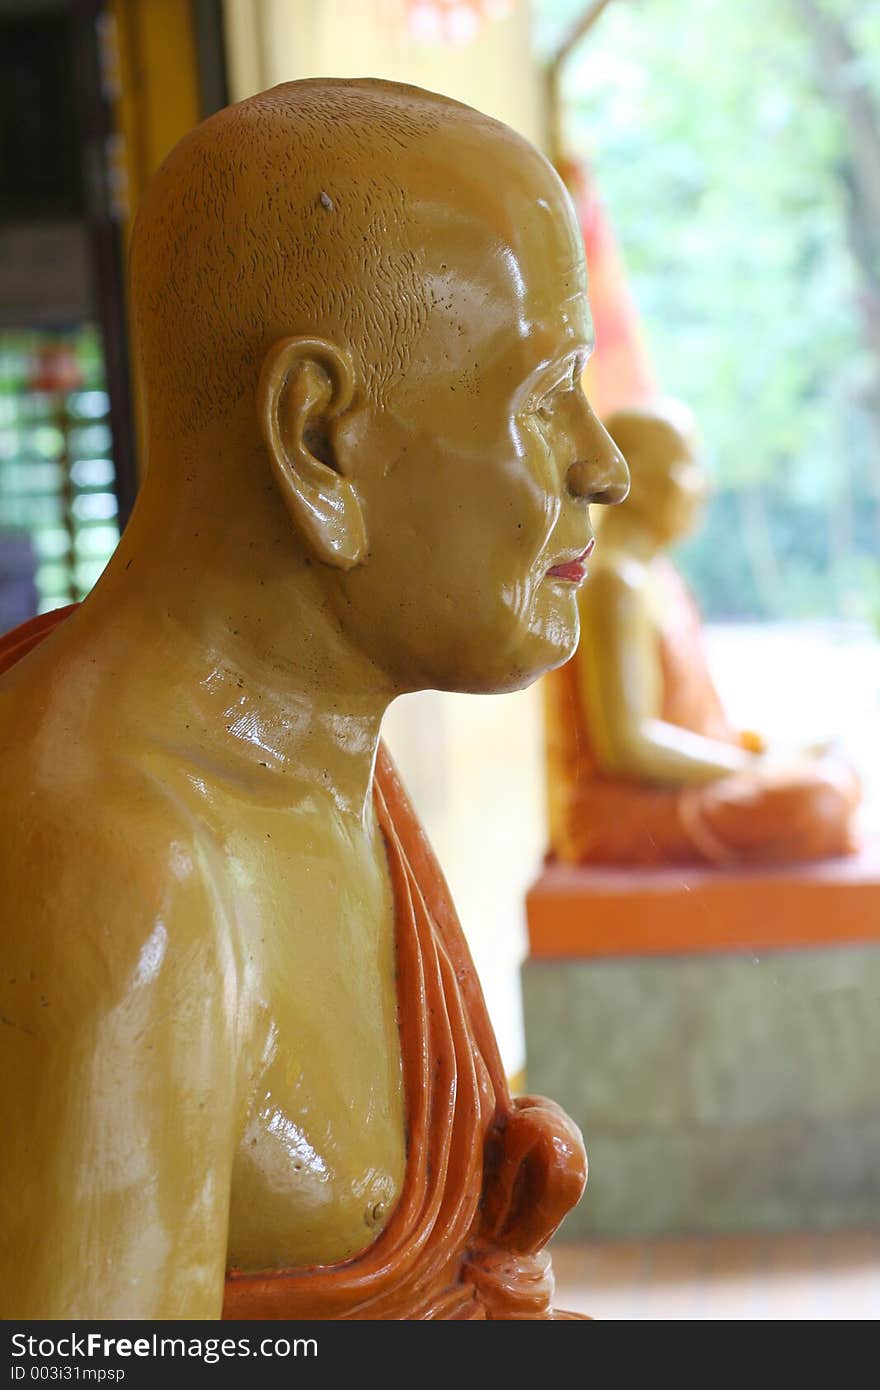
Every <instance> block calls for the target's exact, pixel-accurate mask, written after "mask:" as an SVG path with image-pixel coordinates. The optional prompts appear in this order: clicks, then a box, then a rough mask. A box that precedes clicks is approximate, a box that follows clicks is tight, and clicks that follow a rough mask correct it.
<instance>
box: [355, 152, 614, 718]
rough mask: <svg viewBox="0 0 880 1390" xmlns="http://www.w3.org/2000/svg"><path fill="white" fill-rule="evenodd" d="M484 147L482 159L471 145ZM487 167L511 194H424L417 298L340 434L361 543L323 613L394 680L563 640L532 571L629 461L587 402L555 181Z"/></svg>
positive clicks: (568, 230)
mask: <svg viewBox="0 0 880 1390" xmlns="http://www.w3.org/2000/svg"><path fill="white" fill-rule="evenodd" d="M484 158H485V156H484ZM522 160H523V156H522V147H521V146H517V150H516V164H515V165H514V167H512V168H510V169H505V168H504V167H503V163H504V161H503V159H502V158H499V168H498V180H499V187H502V188H503V187H504V180H505V178H508V179H509V180H510V193H509V197H508V198H507V199H506V200H505V199H504V198H501V199H499V198H497V197H496V198H495V199H494V202H493V203H492V205H491V206H490V207H487V206H486V202H487V200H486V194H485V191H484V188H483V189H480V188H476V187H475V189H474V191H473V193H472V195H471V196H472V198H473V199H474V202H475V203H476V206H471V207H469V206H468V205H467V195H466V194H463V195H462V202H463V203H464V206H462V207H458V206H456V208H455V210H454V211H452V210H450V209H449V208H448V207H447V206H442V207H435V209H434V212H433V214H432V212H431V208H430V204H429V202H428V199H429V197H430V195H431V193H432V192H433V194H434V198H435V201H436V188H437V185H436V178H437V176H436V170H435V171H434V188H433V190H432V189H431V188H430V187H426V188H425V189H424V198H425V204H424V207H425V209H426V210H425V213H424V216H425V220H426V222H428V223H429V225H431V227H432V230H433V231H434V232H435V236H434V237H433V239H432V240H431V241H430V242H429V245H428V260H429V264H428V267H427V269H426V274H427V275H428V276H429V279H430V284H431V288H432V297H433V300H434V309H433V310H432V312H431V314H430V315H429V319H428V323H427V327H426V329H425V330H424V331H423V332H422V333H421V334H420V336H419V338H418V340H417V342H416V346H415V352H414V355H413V361H412V364H411V367H410V369H409V371H408V373H407V376H406V379H405V380H404V382H403V383H402V384H401V385H400V386H399V387H398V388H396V389H395V391H394V393H393V396H392V398H391V399H390V400H389V401H387V402H386V404H385V406H384V407H383V408H379V407H371V406H363V407H362V408H360V409H359V410H355V411H353V412H352V413H351V414H350V417H349V419H348V421H347V422H346V423H344V424H342V425H341V426H340V428H339V430H338V432H337V443H338V444H341V445H342V447H343V449H344V450H346V452H348V453H349V454H350V456H351V457H352V458H353V459H357V460H358V463H357V469H358V476H357V487H358V492H359V495H360V498H361V501H362V505H363V510H364V518H365V523H366V533H367V538H368V556H367V559H366V561H365V563H363V564H361V565H359V566H357V567H356V568H355V569H353V570H351V571H350V572H349V573H347V574H345V575H341V576H338V577H337V578H336V579H335V580H334V584H335V585H336V589H335V593H336V602H337V612H338V615H339V618H340V621H341V622H342V624H343V626H344V628H345V629H346V631H347V632H348V634H349V636H350V637H352V638H353V639H354V640H356V641H357V642H358V643H359V644H361V645H362V646H363V647H365V648H366V649H367V650H368V651H369V652H370V654H371V655H372V656H373V657H374V659H375V660H376V661H377V663H378V664H379V665H380V666H381V667H382V668H383V669H384V670H385V671H387V672H388V673H389V675H390V676H391V677H392V679H393V680H394V681H395V682H397V683H398V684H399V686H400V688H404V689H412V688H420V687H434V688H438V689H453V690H471V691H492V690H504V689H514V688H518V687H521V686H523V685H526V684H528V683H529V682H531V681H532V680H534V679H535V678H536V677H537V676H538V675H540V674H541V673H542V672H544V671H546V670H547V669H549V668H551V667H553V666H556V665H558V664H559V663H560V662H562V661H564V660H566V659H567V658H568V657H569V656H570V655H571V654H572V652H573V651H574V648H575V646H576V643H577V638H578V613H577V603H576V590H577V583H576V582H573V581H572V579H570V578H563V577H557V576H554V575H552V574H550V573H549V571H551V570H552V569H553V568H554V567H556V566H559V565H560V564H566V563H570V562H572V561H576V560H577V558H578V557H582V556H583V555H584V552H585V551H586V550H587V548H588V547H589V545H590V542H591V539H592V531H591V528H590V520H589V508H588V502H589V501H590V500H594V501H595V500H599V501H602V500H620V499H621V497H622V496H623V495H625V490H626V481H627V474H626V467H625V464H624V463H623V461H622V459H621V457H620V455H619V454H618V453H617V451H616V449H615V448H614V446H613V444H612V443H611V441H610V439H609V438H608V436H607V434H606V433H605V431H604V430H603V429H602V427H601V425H600V424H599V423H598V421H597V420H596V418H595V417H594V416H593V414H592V412H591V411H590V409H589V406H588V405H587V402H586V400H585V398H584V396H583V393H582V391H581V388H580V376H581V372H582V370H583V366H584V362H585V359H586V356H587V354H588V351H589V348H590V343H591V325H590V319H589V310H588V305H587V295H586V275H585V268H584V262H583V252H582V244H581V239H580V234H579V231H578V228H577V226H576V223H575V221H574V216H573V213H572V211H571V208H570V205H569V202H568V199H567V197H566V196H565V195H564V193H563V190H562V187H561V185H560V184H559V182H558V180H557V179H556V177H555V175H554V174H553V173H552V171H551V170H550V169H549V167H548V166H546V165H544V163H543V161H540V160H539V157H538V156H537V155H535V156H534V169H530V170H527V171H525V173H524V170H523V168H522Z"/></svg>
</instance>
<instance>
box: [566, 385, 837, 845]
mask: <svg viewBox="0 0 880 1390" xmlns="http://www.w3.org/2000/svg"><path fill="white" fill-rule="evenodd" d="M606 424H607V428H608V430H609V432H610V433H611V435H612V437H613V439H614V440H615V442H616V444H617V445H618V447H619V448H620V449H621V450H622V452H623V454H624V456H625V457H626V460H627V462H628V464H629V466H630V470H631V475H632V489H631V492H630V495H629V497H628V499H627V501H626V503H625V504H624V505H623V506H622V507H618V508H617V509H615V511H613V512H609V513H606V514H605V516H604V517H603V525H602V527H601V531H600V534H599V545H598V550H597V555H596V560H595V563H594V564H593V566H592V572H591V575H590V579H589V582H588V583H587V584H586V585H584V587H583V589H582V590H581V593H580V598H579V604H580V611H581V630H582V631H581V640H580V645H579V647H578V651H577V655H576V656H575V658H574V659H573V660H572V661H571V662H569V663H568V664H567V665H566V666H564V667H562V668H561V669H560V670H557V671H554V673H553V674H552V675H551V676H549V677H548V679H547V680H546V681H545V682H544V686H545V710H546V728H547V753H548V795H549V807H550V841H551V855H552V856H553V857H556V858H558V859H559V860H561V861H562V862H563V863H569V864H633V865H652V864H653V865H656V864H686V863H708V864H716V865H723V864H731V865H732V864H759V863H765V864H783V863H789V862H795V861H799V860H809V859H819V858H823V857H825V856H831V855H839V854H845V853H847V852H849V851H851V850H853V849H854V848H855V843H854V837H853V828H852V818H853V812H854V810H855V808H856V805H857V803H858V800H859V785H858V781H857V778H856V776H855V774H854V773H853V771H852V770H851V769H850V768H849V767H848V766H846V765H845V764H844V763H842V762H839V761H837V760H836V759H834V758H831V757H828V756H819V755H817V754H809V753H805V754H803V755H799V756H797V757H794V758H789V759H783V758H781V757H779V756H772V755H771V754H769V753H768V752H766V750H765V749H764V747H763V744H762V741H761V739H760V738H759V737H757V736H756V735H754V734H750V733H744V732H741V731H740V730H738V729H736V728H734V727H733V725H732V724H731V723H730V721H729V720H728V718H727V716H726V714H725V712H724V709H723V707H722V704H721V701H720V700H719V698H718V694H717V692H716V690H715V686H714V684H713V682H712V677H711V675H710V674H709V670H708V666H707V662H706V655H705V650H704V647H703V638H702V629H701V623H700V615H699V613H698V611H697V608H696V605H695V603H694V600H693V598H692V597H691V594H690V593H689V591H688V589H687V588H686V586H685V584H684V582H683V580H682V579H681V577H680V576H679V574H678V573H677V572H676V570H675V569H674V567H673V566H672V564H671V563H670V561H669V560H668V559H667V558H666V555H665V553H664V552H665V550H666V548H667V547H668V546H670V545H671V544H672V543H673V542H675V541H677V540H679V539H680V538H681V537H682V536H684V535H685V534H687V532H688V531H689V530H690V529H691V526H692V525H693V523H694V520H695V518H696V516H697V515H698V513H699V509H700V505H701V503H702V502H703V500H704V496H705V492H706V480H705V475H704V472H703V469H702V467H701V465H700V463H699V461H698V458H697V457H696V453H695V445H694V434H693V425H692V421H691V419H690V416H689V412H687V410H686V409H685V408H684V407H683V406H680V405H679V404H678V403H677V402H667V403H664V404H661V405H659V406H657V407H656V408H654V409H643V410H629V411H620V412H618V413H616V414H614V415H613V416H611V418H610V419H609V420H608V421H607V422H606Z"/></svg>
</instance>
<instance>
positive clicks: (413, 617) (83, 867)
mask: <svg viewBox="0 0 880 1390" xmlns="http://www.w3.org/2000/svg"><path fill="white" fill-rule="evenodd" d="M130 303H131V311H132V316H133V331H134V337H135V346H136V360H137V364H138V370H139V373H140V380H141V396H142V401H143V406H144V410H145V420H146V436H147V441H148V456H147V470H146V475H145V481H144V484H143V487H142V489H141V493H140V497H139V499H138V502H137V506H136V508H135V512H134V515H133V517H132V520H131V523H130V525H129V526H128V528H127V529H126V532H125V534H124V536H123V538H122V541H121V542H120V545H119V547H118V550H117V552H116V554H115V555H114V557H113V559H112V561H111V563H110V564H109V566H108V568H107V570H106V571H105V573H104V575H103V577H102V578H101V580H100V582H99V583H98V585H97V587H96V588H95V589H94V591H93V592H92V593H91V595H90V596H89V597H88V598H87V599H86V600H85V602H83V603H82V604H81V606H79V607H77V608H74V609H68V610H65V611H63V612H59V613H52V614H50V615H48V616H46V617H43V618H40V619H37V620H35V621H34V622H33V623H31V624H30V625H28V626H27V627H26V628H24V629H18V630H17V631H16V632H14V633H13V634H11V635H10V636H8V637H7V638H6V640H5V642H4V643H3V644H2V647H0V652H2V666H3V668H4V670H5V674H4V675H3V678H2V681H0V709H2V720H0V728H2V731H3V732H2V754H0V769H2V772H0V782H2V787H0V892H2V902H3V927H2V930H3V938H4V939H3V946H2V956H3V972H2V980H0V1015H2V1023H3V1027H2V1029H0V1036H2V1049H3V1050H2V1069H0V1076H2V1081H0V1156H2V1157H0V1177H2V1181H0V1205H2V1216H0V1226H2V1231H3V1242H2V1247H0V1249H2V1255H0V1305H2V1313H3V1316H5V1317H7V1318H15V1319H25V1318H48V1319H59V1318H72V1319H94V1318H149V1319H162V1318H196V1319H214V1318H220V1317H221V1316H225V1317H230V1318H260V1319H262V1318H270V1319H300V1318H304V1319H311V1318H318V1319H351V1318H355V1319H364V1318H369V1319H543V1318H551V1317H559V1316H566V1315H565V1314H556V1313H554V1312H553V1311H552V1307H551V1295H552V1288H553V1284H552V1276H551V1270H550V1264H549V1259H548V1256H547V1254H546V1251H545V1248H544V1247H545V1245H546V1242H547V1240H548V1238H549V1237H550V1235H551V1234H552V1232H553V1231H554V1230H555V1228H556V1226H557V1225H558V1223H559V1222H560V1220H561V1219H562V1217H563V1216H564V1214H565V1213H566V1212H567V1211H568V1210H569V1209H570V1207H571V1206H573V1205H574V1203H575V1202H576V1201H577V1200H578V1198H579V1196H580V1194H581V1191H582V1189H583V1185H584V1182H585V1176H586V1171H585V1155H584V1151H583V1146H582V1142H581V1138H580V1134H579V1132H578V1131H577V1129H576V1127H575V1126H574V1125H573V1124H572V1122H571V1121H570V1120H568V1119H567V1117H566V1116H565V1115H564V1114H563V1112H562V1111H561V1110H560V1109H559V1108H558V1107H556V1106H555V1105H553V1104H552V1103H551V1102H549V1101H544V1100H540V1099H537V1098H534V1097H526V1098H523V1097H520V1098H518V1099H515V1100H514V1099H512V1098H511V1096H510V1094H509V1091H508V1088H507V1084H506V1081H505V1078H504V1073H503V1070H502V1067H501V1063H500V1060H499V1055H498V1050H497V1047H496V1043H495V1039H494V1036H493V1033H492V1028H491V1025H490V1023H489V1019H488V1016H487V1013H486V1008H485V1004H484V1002H483V997H482V994H481V992H480V987H479V984H478V981H477V979H476V978H475V974H474V969H473V966H472V963H471V959H470V956H469V955H468V951H467V947H466V945H465V941H464V938H463V936H462V932H461V928H460V926H459V923H458V921H457V919H456V915H455V911H454V908H453V906H452V903H451V901H450V897H449V892H448V889H447V887H446V885H445V883H444V880H443V877H442V875H441V873H440V871H439V869H438V867H437V864H436V862H435V860H434V858H433V856H432V854H431V850H430V849H429V847H428V844H427V842H426V840H425V838H424V835H423V833H422V831H421V829H420V827H419V823H418V820H417V819H416V816H415V813H414V812H413V810H412V809H411V807H410V805H409V803H408V801H407V798H406V795H405V793H404V791H403V789H402V787H401V785H400V782H399V781H398V778H397V776H396V775H395V772H394V769H393V767H392V765H391V763H390V761H389V758H388V755H387V754H386V753H385V751H384V750H383V747H382V745H381V742H380V725H381V722H382V716H383V713H384V711H385V709H386V708H387V706H388V705H389V703H390V702H391V701H392V700H393V699H394V698H395V697H396V696H398V695H400V694H401V693H403V692H408V691H415V690H419V689H422V688H427V687H432V688H435V689H441V690H455V691H473V692H481V691H505V690H514V689H518V688H520V687H523V686H525V685H527V684H529V683H530V682H532V681H534V680H535V679H536V678H537V677H538V676H539V675H541V674H543V673H544V672H545V671H547V670H548V669H550V668H551V667H553V666H555V665H557V664H559V663H560V662H562V661H564V660H566V659H567V658H568V657H569V656H570V655H571V654H572V652H573V651H574V649H575V645H576V642H577V632H578V614H577V600H576V590H577V587H578V582H579V580H580V579H581V578H583V556H584V554H585V552H586V551H587V550H588V549H589V546H590V543H591V534H592V533H591V530H590V520H589V505H588V504H590V503H594V502H617V501H620V500H621V498H622V497H623V496H624V495H625V491H626V487H627V476H626V466H625V464H624V463H623V460H622V458H621V457H620V454H619V452H618V450H617V449H616V448H615V447H614V445H613V444H612V442H611V441H610V439H609V438H608V436H607V435H606V433H605V431H604V430H603V428H602V427H601V425H600V424H599V423H598V421H597V420H596V418H595V417H594V416H593V414H592V413H591V411H590V409H589V407H588V405H587V403H586V401H585V400H584V397H583V395H582V393H581V390H580V387H579V381H580V375H581V371H582V369H583V364H584V359H585V356H586V354H587V352H588V349H589V341H590V322H589V315H588V308H587V301H586V294H585V271H584V263H583V256H582V248H581V241H580V236H579V233H578V229H577V225H576V222H575V219H574V216H573V213H572V210H571V207H570V205H569V202H568V198H567V195H566V193H565V191H564V189H563V186H562V184H561V183H560V181H559V179H558V177H557V176H556V174H555V173H554V171H553V170H552V168H551V167H550V165H549V164H548V163H547V162H546V160H545V159H544V158H543V157H542V156H541V155H540V154H538V153H537V152H536V151H535V150H534V149H533V148H532V147H531V146H530V145H529V144H527V143H526V142H525V141H524V140H522V139H521V138H520V137H519V136H517V135H515V134H514V133H513V132H512V131H511V130H509V129H508V128H507V127H505V126H503V125H501V124H499V123H497V122H496V121H493V120H490V119H488V118H487V117H484V116H482V115H480V114H478V113H477V112H475V111H472V110H470V109H469V108H467V107H465V106H462V105H459V104H458V103H456V102H453V101H449V100H446V99H445V98H443V97H439V96H434V95H432V94H430V93H427V92H423V91H420V90H418V89H416V88H412V87H404V86H397V85H394V84H390V83H386V82H378V81H366V80H365V81H352V82H345V81H332V80H323V79H322V80H310V81H304V82H295V83H290V84H287V85H283V86H280V87H276V88H275V89H274V90H272V91H269V92H265V93H263V94H262V95H260V96H256V97H253V98H251V99H249V100H247V101H244V102H242V103H241V104H239V105H237V106H233V107H231V108H228V109H226V110H224V111H222V112H220V113H218V114H217V115H215V116H213V117H212V118H211V119H210V120H208V121H206V122H205V123H204V124H203V125H201V126H199V127H197V128H196V129H195V130H194V131H193V132H191V133H190V134H189V135H188V136H187V137H186V138H185V139H184V140H183V141H182V142H181V143H180V144H179V145H178V146H177V148H176V149H175V150H174V151H173V152H172V153H171V155H170V156H169V157H168V159H167V160H166V162H165V164H164V165H163V166H162V168H161V169H160V171H159V172H158V174H157V175H156V177H155V179H154V181H153V183H152V185H151V187H150V189H149V191H148V193H147V195H146V198H145V200H144V202H143V204H142V206H141V208H140V211H139V215H138V219H137V225H136V228H135V231H134V239H133V245H132V252H131V298H130Z"/></svg>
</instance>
